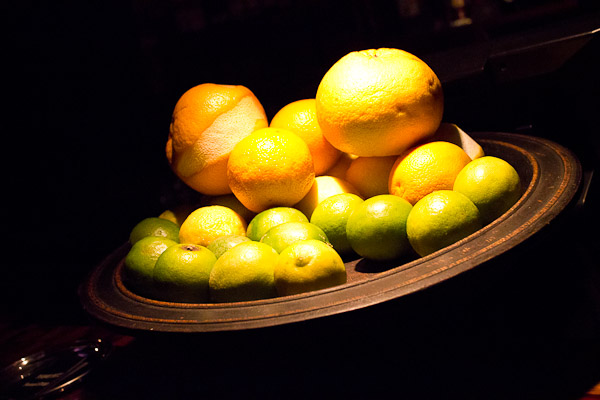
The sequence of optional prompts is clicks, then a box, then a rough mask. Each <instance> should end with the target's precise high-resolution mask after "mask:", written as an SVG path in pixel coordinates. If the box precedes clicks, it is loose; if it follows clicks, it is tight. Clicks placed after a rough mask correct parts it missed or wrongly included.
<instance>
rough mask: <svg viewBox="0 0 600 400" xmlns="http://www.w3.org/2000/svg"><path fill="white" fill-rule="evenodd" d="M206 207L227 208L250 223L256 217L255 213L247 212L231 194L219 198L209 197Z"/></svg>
mask: <svg viewBox="0 0 600 400" xmlns="http://www.w3.org/2000/svg"><path fill="white" fill-rule="evenodd" d="M206 205H209V206H224V207H229V208H231V209H232V210H233V211H235V212H236V213H238V214H240V216H241V217H242V218H244V221H246V222H250V220H251V219H252V218H254V216H255V215H256V213H255V212H253V211H250V210H248V209H247V208H246V207H245V206H244V205H243V204H242V203H241V202H240V201H239V200H238V199H237V197H235V196H234V195H233V194H231V193H230V194H224V195H221V196H211V197H209V198H208V199H207V200H206Z"/></svg>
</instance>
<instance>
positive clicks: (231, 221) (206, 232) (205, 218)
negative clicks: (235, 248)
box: [179, 206, 247, 247]
mask: <svg viewBox="0 0 600 400" xmlns="http://www.w3.org/2000/svg"><path fill="white" fill-rule="evenodd" d="M246 226H247V225H246V221H244V219H243V218H242V217H241V216H240V215H239V214H238V213H236V212H235V211H233V210H232V209H231V208H228V207H224V206H206V207H200V208H199V209H197V210H195V211H193V212H192V213H191V214H190V215H189V216H188V217H187V218H186V220H185V221H183V224H181V228H179V241H180V242H181V243H193V244H199V245H201V246H205V247H206V246H208V245H209V244H210V243H211V242H212V241H213V240H215V239H216V238H218V237H220V236H226V235H244V234H245V233H246Z"/></svg>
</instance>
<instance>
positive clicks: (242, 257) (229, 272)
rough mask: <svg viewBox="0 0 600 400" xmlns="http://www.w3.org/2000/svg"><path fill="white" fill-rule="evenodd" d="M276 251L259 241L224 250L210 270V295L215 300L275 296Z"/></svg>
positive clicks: (257, 298)
mask: <svg viewBox="0 0 600 400" xmlns="http://www.w3.org/2000/svg"><path fill="white" fill-rule="evenodd" d="M277 256H278V254H277V252H276V251H275V250H274V249H273V248H272V247H271V246H269V245H266V244H264V243H260V242H254V241H251V242H245V243H240V244H238V245H237V246H235V247H233V248H231V249H230V250H229V251H227V252H226V253H224V254H223V255H222V256H221V257H220V258H219V259H218V260H217V262H216V263H215V265H214V266H213V269H212V271H211V272H210V279H209V281H208V283H209V295H210V299H211V300H212V301H213V302H216V303H224V302H234V301H249V300H259V299H267V298H271V297H275V296H276V295H277V291H276V289H275V278H274V275H273V274H274V269H275V263H276V262H277Z"/></svg>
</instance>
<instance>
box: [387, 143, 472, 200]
mask: <svg viewBox="0 0 600 400" xmlns="http://www.w3.org/2000/svg"><path fill="white" fill-rule="evenodd" d="M469 162H471V159H470V158H469V156H468V155H467V153H465V152H464V150H463V149H461V148H460V147H458V146H457V145H455V144H452V143H449V142H442V141H438V142H431V143H426V144H424V145H421V146H418V147H416V148H414V149H412V150H410V151H408V152H407V153H406V154H405V155H402V156H399V157H398V158H397V160H396V162H395V164H394V166H393V167H392V170H391V172H390V176H389V193H390V194H393V195H396V196H400V197H402V198H404V199H406V200H408V202H409V203H411V204H412V205H414V204H416V203H417V201H419V200H420V199H421V198H423V197H424V196H426V195H427V194H429V193H431V192H433V191H436V190H452V187H453V186H454V180H455V179H456V176H457V175H458V173H459V172H460V171H461V170H462V169H463V168H464V166H465V165H467V164H468V163H469Z"/></svg>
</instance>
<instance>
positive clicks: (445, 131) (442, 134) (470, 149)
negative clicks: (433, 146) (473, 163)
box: [430, 122, 485, 160]
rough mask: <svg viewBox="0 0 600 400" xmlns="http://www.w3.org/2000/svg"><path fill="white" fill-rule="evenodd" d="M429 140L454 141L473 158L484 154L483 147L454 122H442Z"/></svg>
mask: <svg viewBox="0 0 600 400" xmlns="http://www.w3.org/2000/svg"><path fill="white" fill-rule="evenodd" d="M430 141H431V142H434V141H435V142H437V141H444V142H450V143H454V144H455V145H457V146H459V147H460V148H461V149H463V150H464V151H465V153H467V155H468V156H469V157H470V158H471V160H474V159H476V158H479V157H483V156H484V155H485V153H484V151H483V148H482V147H481V146H480V145H479V143H477V142H476V141H475V140H474V139H473V138H472V137H471V136H469V135H468V134H467V133H466V132H465V131H463V130H462V129H460V128H459V127H458V126H456V125H454V124H449V123H447V122H442V123H441V124H440V127H439V128H438V130H437V132H435V134H434V135H433V137H431V138H430Z"/></svg>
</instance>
